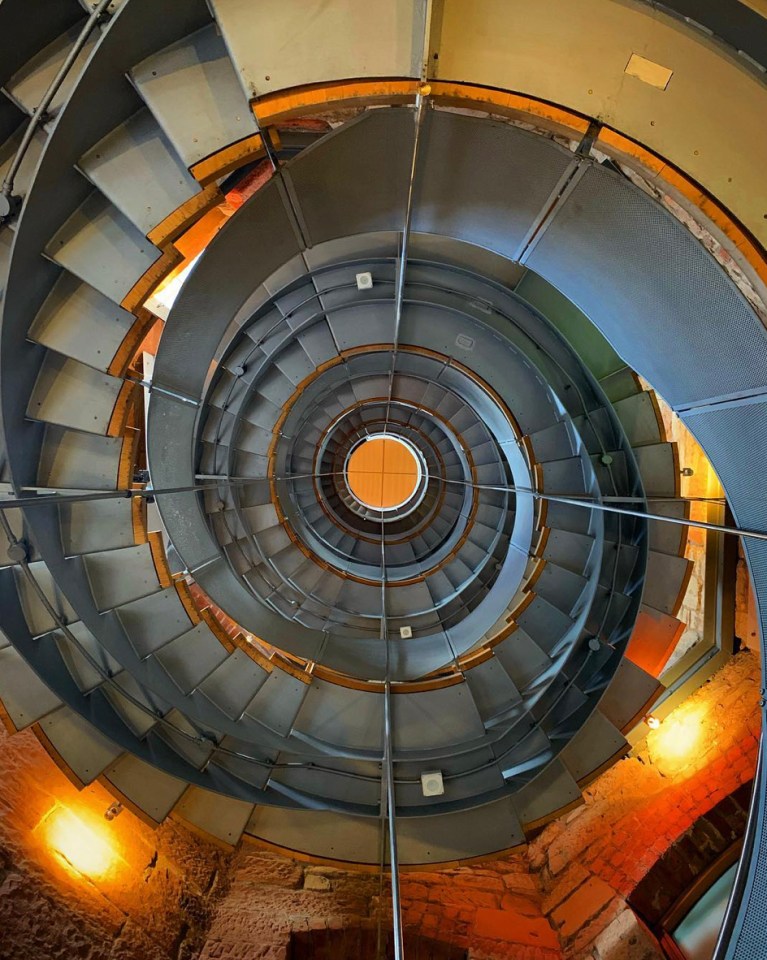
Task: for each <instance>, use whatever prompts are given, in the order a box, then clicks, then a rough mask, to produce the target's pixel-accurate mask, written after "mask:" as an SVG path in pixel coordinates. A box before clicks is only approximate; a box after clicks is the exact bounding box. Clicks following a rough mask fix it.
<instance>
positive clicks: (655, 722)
mask: <svg viewBox="0 0 767 960" xmlns="http://www.w3.org/2000/svg"><path fill="white" fill-rule="evenodd" d="M644 722H645V723H646V724H647V726H648V727H649V728H650V729H651V730H657V729H658V727H659V726H660V720H659V719H658V718H657V717H645V718H644Z"/></svg>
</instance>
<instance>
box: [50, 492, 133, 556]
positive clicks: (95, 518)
mask: <svg viewBox="0 0 767 960" xmlns="http://www.w3.org/2000/svg"><path fill="white" fill-rule="evenodd" d="M58 509H59V529H60V531H61V545H62V547H63V549H64V554H65V555H66V556H68V557H72V556H77V555H80V554H85V553H98V552H101V551H103V550H118V549H121V548H124V547H130V546H133V545H134V544H135V531H134V528H133V501H132V500H130V499H128V498H122V499H119V500H90V501H84V502H82V503H61V504H59V508H58Z"/></svg>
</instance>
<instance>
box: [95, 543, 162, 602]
mask: <svg viewBox="0 0 767 960" xmlns="http://www.w3.org/2000/svg"><path fill="white" fill-rule="evenodd" d="M83 564H84V567H85V572H86V574H87V576H88V580H89V582H90V587H91V591H92V593H93V598H94V600H95V602H96V606H97V607H98V609H99V610H101V611H104V610H112V609H113V608H114V607H120V606H122V605H123V604H126V603H129V602H130V601H131V600H138V599H139V598H140V597H146V596H148V595H149V594H153V593H157V592H158V591H159V590H160V583H159V580H158V577H157V571H156V569H155V565H154V561H153V558H152V550H151V547H150V546H149V544H148V543H141V544H137V545H136V546H133V547H125V548H124V549H121V550H107V551H104V552H103V553H90V554H88V555H87V556H85V557H83Z"/></svg>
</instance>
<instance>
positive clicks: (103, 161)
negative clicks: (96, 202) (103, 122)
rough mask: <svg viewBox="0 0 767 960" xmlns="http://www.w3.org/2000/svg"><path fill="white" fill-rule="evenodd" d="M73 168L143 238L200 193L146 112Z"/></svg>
mask: <svg viewBox="0 0 767 960" xmlns="http://www.w3.org/2000/svg"><path fill="white" fill-rule="evenodd" d="M187 95H188V96H189V95H190V94H189V93H188V94H187ZM78 166H79V169H80V170H81V171H82V172H83V173H84V174H85V176H86V177H88V179H89V180H90V181H91V182H92V183H93V184H94V185H95V186H96V187H98V189H99V190H100V191H101V192H102V193H103V194H104V196H105V197H108V198H109V200H111V201H112V203H113V204H114V205H115V206H116V207H117V208H118V210H120V211H121V212H122V213H123V214H125V216H126V217H127V218H128V219H129V220H130V221H131V223H133V224H134V225H135V226H136V227H138V229H139V230H140V231H141V232H142V233H144V234H148V233H149V232H150V231H151V230H152V229H153V228H154V227H156V226H157V225H158V224H159V223H160V222H161V221H162V220H164V219H165V218H166V217H167V216H168V215H169V214H170V213H172V212H173V211H174V210H175V209H176V208H177V207H180V206H181V205H182V204H183V203H185V202H186V201H187V200H189V199H190V198H191V197H193V196H194V195H195V194H197V193H199V192H200V185H199V183H198V182H197V181H196V180H195V179H194V177H193V176H192V175H191V174H190V173H189V172H188V170H187V169H186V167H185V166H184V164H183V163H182V162H181V160H180V159H179V157H178V154H177V153H176V151H175V150H174V149H173V146H172V145H171V143H170V141H169V140H168V138H167V137H166V136H165V134H164V132H163V130H162V128H161V127H160V126H159V125H158V124H157V121H156V120H155V119H154V117H153V116H152V114H151V113H150V112H149V110H140V111H139V112H138V113H136V114H134V115H133V116H132V117H131V118H130V119H129V120H126V121H125V123H123V124H121V125H120V126H119V127H117V128H115V129H114V130H113V131H112V132H111V133H110V134H108V135H107V136H106V137H104V139H103V140H100V141H99V142H98V143H97V144H96V146H95V147H92V148H91V149H90V150H89V151H88V152H87V153H86V154H84V155H83V157H82V158H81V159H80V162H79V164H78Z"/></svg>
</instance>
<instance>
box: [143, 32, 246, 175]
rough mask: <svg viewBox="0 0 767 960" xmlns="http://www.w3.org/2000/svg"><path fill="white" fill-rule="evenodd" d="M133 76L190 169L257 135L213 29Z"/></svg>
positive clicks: (164, 52)
mask: <svg viewBox="0 0 767 960" xmlns="http://www.w3.org/2000/svg"><path fill="white" fill-rule="evenodd" d="M130 76H131V79H132V81H133V83H134V84H135V86H136V89H137V90H138V91H139V93H140V94H141V96H142V97H143V99H144V100H145V101H146V103H147V104H148V106H149V108H150V110H151V111H152V114H153V115H154V116H155V117H156V118H157V120H158V122H159V123H160V125H161V126H162V128H163V130H164V131H165V134H166V135H167V136H168V138H169V139H170V141H171V142H172V143H173V145H174V147H175V148H176V150H177V151H178V154H179V156H180V157H182V159H183V160H184V162H185V163H186V165H187V166H192V164H194V163H197V162H198V161H199V160H202V159H203V158H204V157H207V156H209V155H210V154H212V153H215V152H216V151H217V150H220V149H221V148H222V147H226V146H228V145H229V144H230V143H232V142H233V141H235V140H241V139H243V138H244V137H247V136H250V135H252V134H254V133H256V132H257V131H258V126H257V124H256V121H255V118H254V116H253V113H252V111H251V109H250V106H249V104H248V101H247V98H246V97H245V96H244V94H243V92H242V89H241V87H240V84H239V81H238V79H237V74H236V72H235V70H234V67H233V65H232V61H231V60H230V59H229V55H228V54H227V51H226V46H225V44H224V41H223V39H222V37H221V36H220V34H219V33H218V31H217V29H216V27H215V25H214V24H211V25H210V26H207V27H203V29H202V30H198V31H197V32H196V33H193V34H192V35H191V36H188V37H184V38H183V39H181V40H178V41H177V42H176V43H173V44H171V45H170V46H169V47H166V48H165V49H164V50H161V51H160V52H159V53H156V54H154V55H153V56H151V57H148V58H147V59H146V60H143V61H142V62H141V63H140V64H138V65H137V66H135V67H134V68H133V69H132V70H131V74H130Z"/></svg>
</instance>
